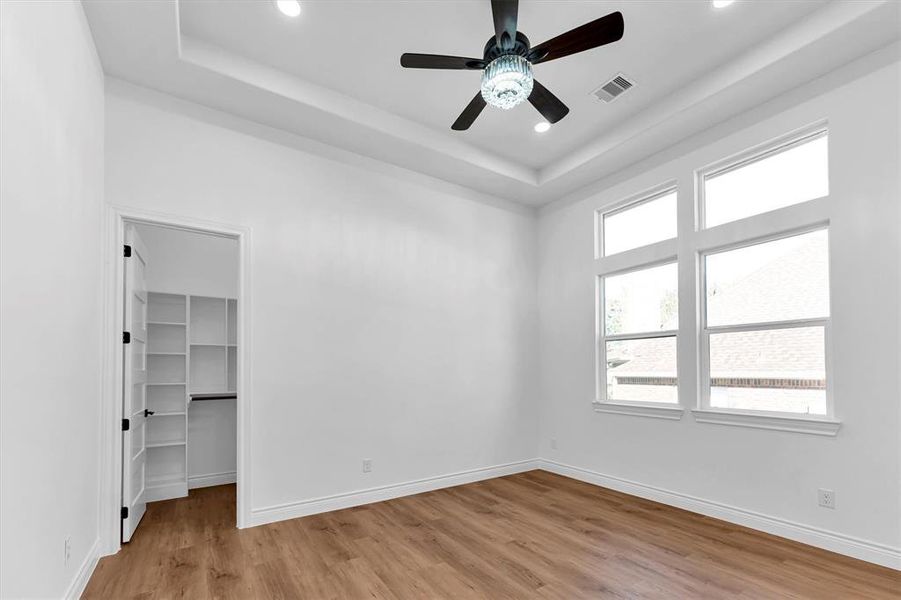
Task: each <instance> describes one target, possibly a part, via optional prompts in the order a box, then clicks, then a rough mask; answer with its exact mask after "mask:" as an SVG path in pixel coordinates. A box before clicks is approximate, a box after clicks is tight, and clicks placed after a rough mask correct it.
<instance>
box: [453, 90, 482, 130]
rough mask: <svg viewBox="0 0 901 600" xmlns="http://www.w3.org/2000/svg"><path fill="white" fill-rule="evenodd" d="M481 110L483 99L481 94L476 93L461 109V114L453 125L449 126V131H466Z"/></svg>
mask: <svg viewBox="0 0 901 600" xmlns="http://www.w3.org/2000/svg"><path fill="white" fill-rule="evenodd" d="M483 108H485V99H484V98H482V92H477V93H476V95H475V96H473V99H472V100H470V101H469V104H467V105H466V108H464V109H463V112H461V113H460V116H459V117H457V120H456V121H454V124H453V125H451V129H453V130H454V131H466V130H467V129H469V126H470V125H472V124H473V122H474V121H475V120H476V117H478V116H479V114H480V113H481V112H482V109H483Z"/></svg>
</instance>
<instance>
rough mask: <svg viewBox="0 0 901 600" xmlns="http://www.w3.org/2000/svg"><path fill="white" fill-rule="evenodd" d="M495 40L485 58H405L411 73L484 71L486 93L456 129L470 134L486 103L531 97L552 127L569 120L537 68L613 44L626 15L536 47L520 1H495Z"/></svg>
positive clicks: (613, 16)
mask: <svg viewBox="0 0 901 600" xmlns="http://www.w3.org/2000/svg"><path fill="white" fill-rule="evenodd" d="M491 12H492V14H493V16H494V35H493V36H492V37H491V39H489V40H488V43H486V44H485V50H484V52H483V53H482V58H480V59H479V58H465V57H462V56H442V55H440V54H410V53H405V54H403V55H402V56H401V57H400V64H401V66H402V67H406V68H408V69H468V70H480V71H482V89H481V90H480V91H479V93H477V94H476V95H475V97H473V99H472V100H471V101H470V102H469V104H468V105H467V106H466V108H464V109H463V112H462V113H461V114H460V116H459V117H457V120H456V121H454V124H453V125H451V129H454V130H456V131H463V130H466V129H469V126H470V125H472V124H473V122H474V121H475V120H476V117H478V116H479V114H480V113H481V112H482V109H483V108H485V105H486V104H491V105H492V106H496V107H498V108H502V109H505V110H507V109H511V108H513V107H514V106H516V105H518V104H520V103H521V102H523V101H524V100H526V99H527V98H528V100H529V102H531V103H532V106H534V107H535V108H536V109H537V110H538V112H540V113H541V116H543V117H544V118H545V119H546V120H547V121H548V122H549V123H556V122H557V121H559V120H560V119H562V118H563V117H565V116H566V114H567V113H568V112H569V108H567V106H566V105H565V104H563V102H561V101H560V99H559V98H557V96H555V95H553V94H552V93H551V92H550V91H548V89H547V88H546V87H544V86H543V85H541V84H540V83H539V82H538V81H536V80H535V79H534V78H533V77H532V65H537V64H540V63H543V62H548V61H550V60H555V59H558V58H563V57H564V56H569V55H570V54H576V53H578V52H584V51H585V50H591V49H592V48H597V47H599V46H603V45H605V44H611V43H613V42H616V41H618V40H620V39H621V38H622V37H623V15H622V13H620V12H618V11H617V12H613V13H610V14H609V15H607V16H605V17H601V18H600V19H596V20H594V21H591V22H590V23H585V24H584V25H582V26H580V27H576V28H575V29H572V30H570V31H567V32H566V33H563V34H560V35H558V36H557V37H555V38H553V39H550V40H548V41H546V42H544V43H543V44H538V45H537V46H535V47H534V48H532V47H531V46H530V45H529V38H527V37H526V36H525V34H523V33H521V32H519V31H517V30H516V26H517V25H516V21H517V14H518V12H519V0H491Z"/></svg>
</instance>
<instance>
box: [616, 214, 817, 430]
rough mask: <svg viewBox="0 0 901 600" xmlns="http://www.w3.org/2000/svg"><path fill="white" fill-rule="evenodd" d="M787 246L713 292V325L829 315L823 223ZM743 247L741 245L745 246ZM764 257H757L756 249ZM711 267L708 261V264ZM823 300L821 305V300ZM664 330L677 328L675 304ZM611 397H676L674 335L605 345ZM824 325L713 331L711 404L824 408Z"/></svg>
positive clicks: (710, 314) (710, 307)
mask: <svg viewBox="0 0 901 600" xmlns="http://www.w3.org/2000/svg"><path fill="white" fill-rule="evenodd" d="M784 243H785V246H788V247H787V248H785V249H786V250H787V251H786V252H780V253H778V254H776V255H773V256H768V257H764V260H765V262H760V263H756V261H754V260H753V258H749V259H748V260H746V261H744V262H745V263H746V264H749V265H750V264H753V265H754V267H753V268H750V267H748V272H746V273H740V272H739V273H732V274H731V275H732V277H731V281H730V280H729V279H730V277H728V275H727V276H726V277H724V278H723V279H724V280H726V283H725V284H723V285H719V284H714V285H712V286H711V289H709V290H708V292H707V307H708V311H707V314H708V318H709V320H710V325H712V326H715V325H718V324H736V323H742V324H744V323H767V322H773V321H780V320H785V319H788V318H799V316H801V315H807V314H819V315H828V314H829V307H828V300H827V298H828V296H827V295H826V294H825V293H824V289H823V288H824V283H827V284H828V281H827V280H826V281H824V276H825V274H826V273H827V272H828V269H827V267H828V249H827V246H828V240H827V236H826V233H825V231H820V232H815V233H813V234H808V235H805V236H798V237H797V238H792V239H789V240H785V241H784ZM739 252H741V250H740V251H739ZM758 258H759V257H758ZM708 270H710V269H708ZM818 304H822V305H818ZM662 312H663V314H667V313H671V314H670V316H669V319H668V320H667V322H665V323H663V324H662V325H661V327H660V329H661V330H669V329H673V330H675V329H677V328H678V324H677V319H678V317H677V315H676V314H675V311H674V310H663V311H662ZM607 365H608V370H607V373H608V375H607V394H608V398H611V399H615V400H626V401H639V400H640V401H657V402H676V400H677V398H676V370H675V367H676V338H675V336H673V337H663V338H651V339H643V340H629V341H614V342H608V345H607ZM825 373H826V371H825V339H824V329H823V327H821V326H818V325H815V326H810V327H791V328H782V329H780V328H772V329H759V330H755V331H736V332H725V333H713V334H711V336H710V375H711V390H710V405H711V406H712V407H714V408H743V409H753V410H779V411H787V412H794V413H811V414H825V413H826V375H825Z"/></svg>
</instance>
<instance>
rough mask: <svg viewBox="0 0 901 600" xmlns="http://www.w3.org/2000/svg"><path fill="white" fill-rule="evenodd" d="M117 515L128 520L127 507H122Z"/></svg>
mask: <svg viewBox="0 0 901 600" xmlns="http://www.w3.org/2000/svg"><path fill="white" fill-rule="evenodd" d="M119 514H120V515H121V516H122V518H123V519H127V518H128V507H127V506H123V507H122V510H120V511H119Z"/></svg>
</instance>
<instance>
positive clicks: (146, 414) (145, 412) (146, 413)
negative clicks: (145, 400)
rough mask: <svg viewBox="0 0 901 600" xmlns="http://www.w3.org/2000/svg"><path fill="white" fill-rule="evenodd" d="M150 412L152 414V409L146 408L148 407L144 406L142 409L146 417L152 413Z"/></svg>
mask: <svg viewBox="0 0 901 600" xmlns="http://www.w3.org/2000/svg"><path fill="white" fill-rule="evenodd" d="M152 414H153V411H152V410H148V409H146V408H145V409H144V418H147V417H149V416H150V415H152Z"/></svg>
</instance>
